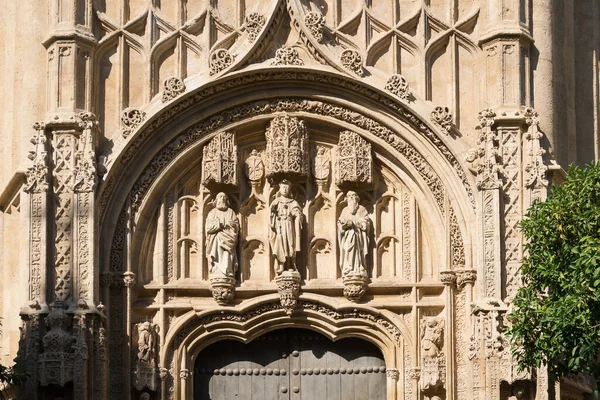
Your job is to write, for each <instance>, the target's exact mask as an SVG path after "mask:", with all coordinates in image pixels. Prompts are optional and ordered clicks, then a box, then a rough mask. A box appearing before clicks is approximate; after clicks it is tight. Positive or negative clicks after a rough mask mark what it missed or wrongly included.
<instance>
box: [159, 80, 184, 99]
mask: <svg viewBox="0 0 600 400" xmlns="http://www.w3.org/2000/svg"><path fill="white" fill-rule="evenodd" d="M183 92H185V83H184V82H183V79H181V78H178V77H176V76H172V77H170V78H167V79H165V82H164V85H163V92H162V102H163V103H166V102H167V101H169V100H173V99H174V98H175V97H177V96H179V95H180V94H181V93H183Z"/></svg>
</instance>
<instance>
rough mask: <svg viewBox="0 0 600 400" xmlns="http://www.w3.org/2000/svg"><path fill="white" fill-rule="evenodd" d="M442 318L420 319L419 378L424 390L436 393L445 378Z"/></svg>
mask: <svg viewBox="0 0 600 400" xmlns="http://www.w3.org/2000/svg"><path fill="white" fill-rule="evenodd" d="M443 344H444V320H442V319H440V318H424V319H423V320H422V321H421V378H420V381H419V383H420V386H421V390H423V391H424V392H429V393H431V394H436V393H438V392H439V390H440V389H442V387H443V384H444V380H445V370H444V369H445V366H444V354H443V352H442V348H443Z"/></svg>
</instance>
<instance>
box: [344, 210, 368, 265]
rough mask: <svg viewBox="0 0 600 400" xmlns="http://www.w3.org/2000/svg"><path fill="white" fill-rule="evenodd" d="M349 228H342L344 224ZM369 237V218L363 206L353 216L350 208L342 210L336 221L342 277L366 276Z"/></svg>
mask: <svg viewBox="0 0 600 400" xmlns="http://www.w3.org/2000/svg"><path fill="white" fill-rule="evenodd" d="M347 222H350V223H351V224H350V226H347V227H344V223H347ZM368 237H369V217H368V215H367V210H366V209H365V208H364V207H363V206H358V209H357V210H356V212H355V213H354V214H353V213H352V210H351V209H350V207H346V208H344V209H343V210H342V213H341V214H340V218H339V219H338V240H339V243H340V258H341V262H342V276H343V277H346V276H363V277H366V276H367V269H366V267H367V258H366V257H367V254H368V252H369V249H368V245H369V242H368Z"/></svg>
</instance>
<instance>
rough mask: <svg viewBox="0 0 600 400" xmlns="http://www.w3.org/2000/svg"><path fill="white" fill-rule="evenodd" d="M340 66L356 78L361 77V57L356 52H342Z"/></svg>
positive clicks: (348, 50)
mask: <svg viewBox="0 0 600 400" xmlns="http://www.w3.org/2000/svg"><path fill="white" fill-rule="evenodd" d="M340 61H341V62H342V66H343V67H344V68H346V69H348V70H350V71H352V72H354V73H355V74H356V75H358V76H363V66H362V57H361V55H360V54H359V53H358V51H356V50H350V49H347V50H344V51H343V52H342V55H341V56H340Z"/></svg>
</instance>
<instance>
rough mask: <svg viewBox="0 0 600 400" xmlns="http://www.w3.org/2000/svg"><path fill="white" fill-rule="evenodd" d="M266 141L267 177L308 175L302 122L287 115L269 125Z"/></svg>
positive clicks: (305, 132)
mask: <svg viewBox="0 0 600 400" xmlns="http://www.w3.org/2000/svg"><path fill="white" fill-rule="evenodd" d="M265 137H266V139H267V150H266V157H267V162H266V169H267V177H268V178H274V177H276V176H278V175H283V174H285V175H286V176H302V177H304V176H307V175H308V168H309V165H308V130H307V128H306V125H305V124H304V121H302V120H300V119H299V118H297V117H292V116H290V115H288V114H284V115H278V116H276V117H275V118H273V120H272V121H271V122H270V123H269V126H268V127H267V130H266V132H265Z"/></svg>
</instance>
